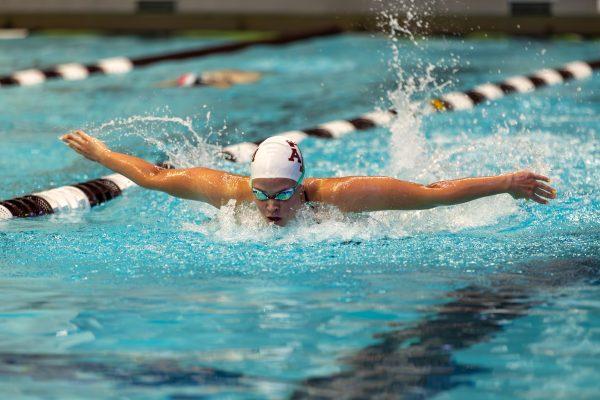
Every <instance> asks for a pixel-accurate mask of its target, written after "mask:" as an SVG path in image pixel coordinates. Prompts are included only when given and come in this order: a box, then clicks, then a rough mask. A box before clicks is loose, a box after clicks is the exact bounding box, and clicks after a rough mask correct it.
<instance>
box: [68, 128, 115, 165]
mask: <svg viewBox="0 0 600 400" xmlns="http://www.w3.org/2000/svg"><path fill="white" fill-rule="evenodd" d="M60 140H62V141H63V142H65V144H66V145H67V146H69V147H70V148H72V149H73V150H75V151H76V152H78V153H79V154H81V155H82V156H84V157H85V158H87V159H88V160H92V161H96V162H101V161H102V158H103V157H105V156H107V155H108V154H109V153H110V150H109V149H108V147H106V145H105V144H104V143H102V142H101V141H100V140H98V139H96V138H94V137H91V136H90V135H88V134H87V133H85V132H83V131H74V132H70V133H67V134H65V135H62V136H61V137H60Z"/></svg>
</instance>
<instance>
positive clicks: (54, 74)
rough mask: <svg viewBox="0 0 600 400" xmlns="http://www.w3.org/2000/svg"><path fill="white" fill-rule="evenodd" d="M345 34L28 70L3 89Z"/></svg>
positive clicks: (1, 82)
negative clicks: (253, 47) (259, 46)
mask: <svg viewBox="0 0 600 400" xmlns="http://www.w3.org/2000/svg"><path fill="white" fill-rule="evenodd" d="M338 33H341V30H340V29H337V28H330V29H325V30H319V31H313V32H308V33H307V32H305V33H299V34H290V35H281V36H278V37H276V38H273V39H262V40H252V41H245V42H236V43H228V44H224V45H219V46H212V47H204V48H199V49H192V50H185V51H179V52H175V53H168V54H160V55H153V56H148V57H140V58H127V57H111V58H105V59H102V60H99V61H97V62H95V63H93V64H87V65H86V64H80V63H67V64H60V65H55V66H52V67H49V68H46V69H26V70H22V71H16V72H13V73H12V74H10V75H6V76H0V87H4V86H31V85H37V84H40V83H43V82H44V81H46V80H48V79H65V80H82V79H86V78H87V77H88V76H90V75H92V74H106V75H110V74H124V73H127V72H129V71H131V70H132V69H134V68H140V67H145V66H148V65H152V64H156V63H159V62H163V61H174V60H185V59H188V58H197V57H203V56H208V55H212V54H219V53H231V52H234V51H239V50H243V49H246V48H248V47H251V46H258V45H282V44H288V43H293V42H297V41H300V40H305V39H310V38H315V37H322V36H329V35H335V34H338Z"/></svg>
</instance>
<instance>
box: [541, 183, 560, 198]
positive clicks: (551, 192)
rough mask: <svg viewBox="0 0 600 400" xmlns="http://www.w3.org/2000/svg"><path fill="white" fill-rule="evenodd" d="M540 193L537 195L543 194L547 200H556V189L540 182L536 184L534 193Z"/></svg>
mask: <svg viewBox="0 0 600 400" xmlns="http://www.w3.org/2000/svg"><path fill="white" fill-rule="evenodd" d="M538 191H539V192H540V193H539V194H544V196H545V197H548V198H549V199H555V198H556V189H554V188H553V187H551V186H548V185H546V184H543V183H541V182H538V183H537V187H536V192H538Z"/></svg>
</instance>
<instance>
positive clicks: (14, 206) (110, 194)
mask: <svg viewBox="0 0 600 400" xmlns="http://www.w3.org/2000/svg"><path fill="white" fill-rule="evenodd" d="M132 186H135V183H133V182H132V181H130V180H129V179H127V178H125V177H124V176H123V175H120V174H112V175H108V176H105V177H102V178H100V179H93V180H91V181H87V182H82V183H77V184H75V185H69V186H61V187H58V188H55V189H50V190H45V191H43V192H37V193H32V194H30V195H27V196H23V197H17V198H14V199H10V200H5V201H0V220H2V219H9V218H13V217H15V218H27V217H37V216H39V215H46V214H54V213H59V212H65V211H72V210H85V209H88V208H90V207H94V206H97V205H99V204H102V203H105V202H107V201H109V200H112V199H114V198H115V197H118V196H120V195H121V193H122V192H123V191H124V190H126V189H128V188H130V187H132Z"/></svg>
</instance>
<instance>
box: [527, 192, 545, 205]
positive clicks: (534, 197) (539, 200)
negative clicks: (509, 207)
mask: <svg viewBox="0 0 600 400" xmlns="http://www.w3.org/2000/svg"><path fill="white" fill-rule="evenodd" d="M530 199H531V200H533V201H535V202H536V203H540V204H548V200H546V199H544V198H543V197H540V196H538V195H537V194H535V193H533V194H532V195H531V197H530Z"/></svg>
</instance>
